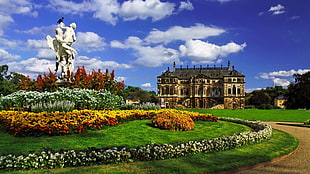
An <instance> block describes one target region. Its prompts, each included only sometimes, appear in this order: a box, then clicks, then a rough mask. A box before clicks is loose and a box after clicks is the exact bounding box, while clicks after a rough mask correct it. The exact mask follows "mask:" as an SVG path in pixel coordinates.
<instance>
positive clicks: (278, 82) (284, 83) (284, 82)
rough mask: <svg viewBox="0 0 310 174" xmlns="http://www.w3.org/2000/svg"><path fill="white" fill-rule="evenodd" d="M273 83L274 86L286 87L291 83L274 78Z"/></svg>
mask: <svg viewBox="0 0 310 174" xmlns="http://www.w3.org/2000/svg"><path fill="white" fill-rule="evenodd" d="M273 83H274V85H275V86H288V85H289V84H290V83H291V82H290V81H289V80H287V79H280V78H274V79H273Z"/></svg>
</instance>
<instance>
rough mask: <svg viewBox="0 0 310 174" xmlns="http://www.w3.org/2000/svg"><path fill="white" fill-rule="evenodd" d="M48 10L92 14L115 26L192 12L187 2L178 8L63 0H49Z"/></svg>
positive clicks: (146, 0)
mask: <svg viewBox="0 0 310 174" xmlns="http://www.w3.org/2000/svg"><path fill="white" fill-rule="evenodd" d="M48 8H51V9H53V10H55V11H58V12H60V13H63V14H79V15H83V14H84V13H92V14H93V17H94V18H97V19H99V20H102V21H105V22H107V23H110V24H112V25H115V24H116V23H117V22H118V20H119V19H123V20H125V21H130V20H137V19H140V20H146V19H148V18H151V19H152V21H158V20H161V19H163V18H165V17H168V16H171V15H173V14H174V13H177V12H180V11H183V10H193V5H192V4H191V3H190V2H189V1H181V2H180V5H179V8H177V5H176V4H175V3H171V2H162V1H161V0H127V1H124V2H122V3H119V2H118V1H117V0H104V1H102V0H91V1H82V2H73V1H65V0H50V3H49V5H48Z"/></svg>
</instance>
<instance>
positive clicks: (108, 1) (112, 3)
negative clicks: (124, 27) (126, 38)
mask: <svg viewBox="0 0 310 174" xmlns="http://www.w3.org/2000/svg"><path fill="white" fill-rule="evenodd" d="M56 1H58V0H56ZM93 6H94V8H93V10H94V14H93V17H94V18H97V19H100V20H102V21H106V22H108V23H110V24H112V25H115V24H116V22H117V20H118V16H117V14H118V13H119V8H120V4H119V3H118V2H117V0H104V1H102V0H94V4H93Z"/></svg>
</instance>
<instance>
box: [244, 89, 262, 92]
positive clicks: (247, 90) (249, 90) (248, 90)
mask: <svg viewBox="0 0 310 174" xmlns="http://www.w3.org/2000/svg"><path fill="white" fill-rule="evenodd" d="M261 89H262V88H249V89H245V92H246V93H251V92H253V91H256V90H261Z"/></svg>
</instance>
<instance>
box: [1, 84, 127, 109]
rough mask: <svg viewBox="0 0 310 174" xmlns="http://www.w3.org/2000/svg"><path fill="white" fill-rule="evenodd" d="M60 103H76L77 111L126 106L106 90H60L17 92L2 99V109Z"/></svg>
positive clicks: (28, 107) (120, 99) (29, 107)
mask: <svg viewBox="0 0 310 174" xmlns="http://www.w3.org/2000/svg"><path fill="white" fill-rule="evenodd" d="M60 101H70V102H72V103H74V108H75V109H118V108H120V107H122V106H123V105H124V99H123V98H122V97H120V96H118V95H114V94H112V93H111V92H110V91H108V90H106V89H102V90H99V91H96V90H91V89H77V88H75V89H69V88H60V89H59V90H57V91H53V92H47V91H45V92H38V91H23V90H20V91H17V92H14V93H12V94H10V95H7V96H1V97H0V108H3V109H6V110H8V109H9V108H11V107H14V108H21V109H26V110H31V108H32V107H33V106H36V105H46V104H47V103H55V102H60Z"/></svg>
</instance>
